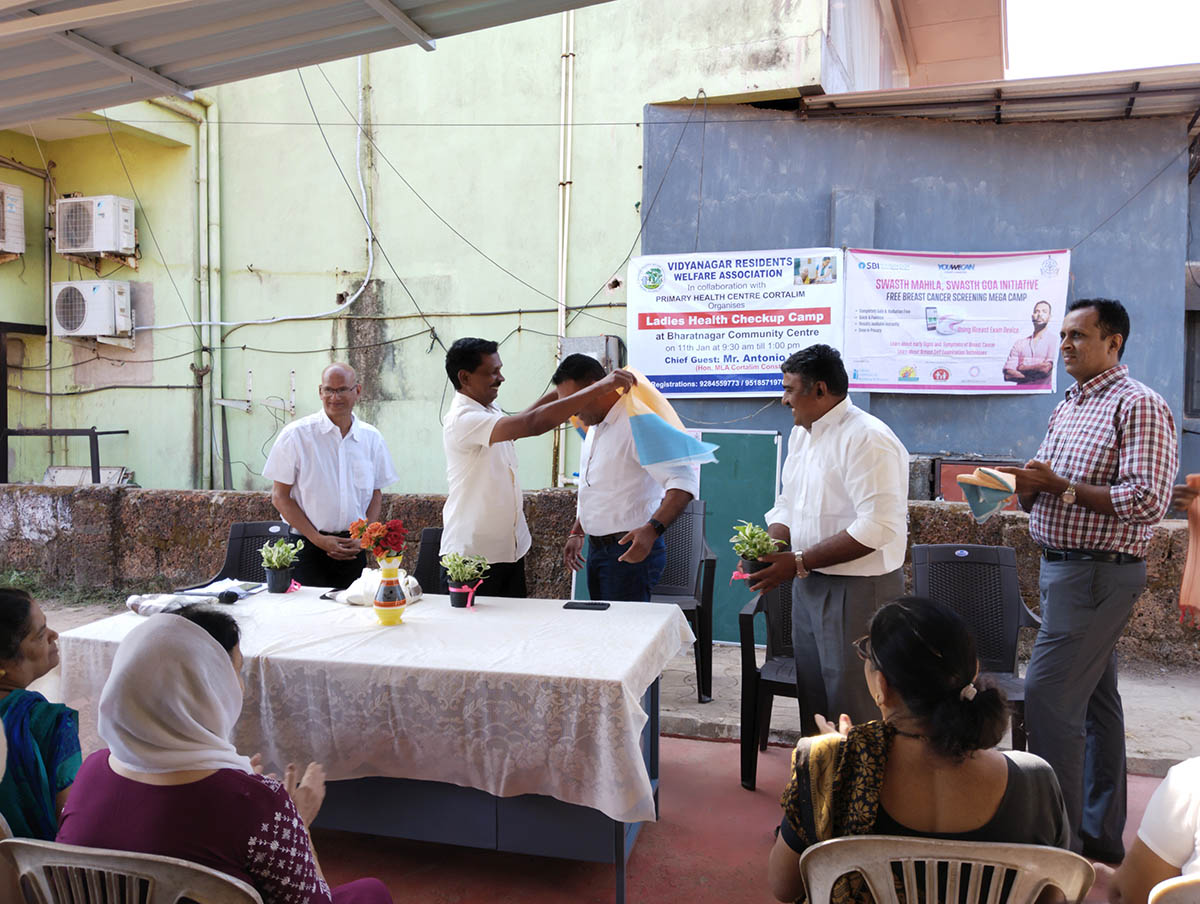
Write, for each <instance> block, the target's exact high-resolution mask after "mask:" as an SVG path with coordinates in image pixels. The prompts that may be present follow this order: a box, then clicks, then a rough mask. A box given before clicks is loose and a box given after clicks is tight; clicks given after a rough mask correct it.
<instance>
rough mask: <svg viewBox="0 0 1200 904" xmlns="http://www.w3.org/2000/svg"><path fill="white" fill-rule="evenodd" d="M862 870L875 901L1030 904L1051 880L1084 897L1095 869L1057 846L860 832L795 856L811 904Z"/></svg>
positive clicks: (1071, 898) (821, 903)
mask: <svg viewBox="0 0 1200 904" xmlns="http://www.w3.org/2000/svg"><path fill="white" fill-rule="evenodd" d="M855 872H857V873H859V874H861V875H862V877H863V879H864V880H866V883H867V887H868V888H869V889H870V891H871V896H872V897H873V898H874V899H875V902H876V904H897V902H898V901H899V900H900V899H899V897H898V896H897V894H896V890H897V886H899V887H900V888H901V889H903V892H904V900H905V901H906V902H907V904H918V902H923V904H938V902H955V904H981V902H984V901H986V902H988V904H998V902H1004V904H1033V902H1034V901H1036V900H1037V897H1038V895H1039V894H1041V892H1042V891H1043V890H1044V889H1045V888H1046V886H1048V885H1053V886H1055V887H1057V888H1058V889H1059V890H1060V891H1062V893H1063V895H1064V896H1065V897H1066V899H1067V901H1068V902H1076V904H1078V902H1081V901H1082V900H1083V896H1084V895H1086V894H1087V892H1088V889H1089V888H1091V887H1092V882H1093V881H1094V880H1095V878H1096V873H1095V871H1094V870H1093V869H1092V865H1091V864H1090V863H1088V861H1087V860H1085V859H1084V858H1083V857H1080V856H1079V855H1078V854H1074V853H1072V852H1071V851H1064V850H1062V849H1061V848H1054V847H1044V846H1042V845H1037V844H1003V843H999V842H988V841H943V840H941V839H935V838H902V837H897V836H892V835H857V836H852V837H846V838H835V839H833V840H832V841H824V842H821V843H820V844H815V845H813V846H812V847H810V848H809V849H808V850H806V851H805V852H804V854H803V856H801V858H800V875H801V876H802V877H803V878H804V885H805V887H806V888H807V889H808V901H809V904H827V902H828V901H829V895H830V892H831V890H832V889H833V884H834V882H836V881H837V880H838V879H839V878H841V877H842V876H845V875H847V874H848V873H855Z"/></svg>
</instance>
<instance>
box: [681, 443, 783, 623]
mask: <svg viewBox="0 0 1200 904" xmlns="http://www.w3.org/2000/svg"><path fill="white" fill-rule="evenodd" d="M703 439H704V440H705V441H706V442H710V443H716V444H717V445H719V446H720V447H721V448H720V449H718V450H717V459H718V460H717V461H716V462H714V463H711V464H707V465H704V466H703V467H702V468H701V469H700V498H701V499H703V500H704V534H705V538H706V539H707V540H708V545H709V546H710V547H712V551H713V552H715V553H716V554H717V576H716V580H715V582H714V588H713V639H714V640H727V641H732V642H734V643H737V641H738V613H739V612H740V611H741V610H742V607H743V606H744V605H746V603H748V602H749V601H750V600H751V599H753V597H754V594H752V593H751V592H750V590H749V588H748V587H747V586H746V582H745V581H734V582H733V583H732V584H730V582H729V576H730V575H731V574H733V571H734V568H735V567H736V566H737V556H736V555H735V554H734V552H733V550H732V549H731V548H730V546H729V538H730V537H731V536H732V535H733V525H734V524H736V523H737V522H738V521H740V520H746V521H752V522H755V523H757V524H762V523H763V515H765V514H766V512H767V510H768V509H769V508H771V506H772V505H774V504H775V493H776V491H777V490H778V487H779V483H778V481H779V477H778V474H779V461H780V454H781V447H780V443H781V441H782V440H781V437H780V436H779V434H778V433H776V432H774V431H755V432H749V431H748V432H742V431H724V430H716V431H707V430H706V431H704V433H703ZM757 621H758V625H757V626H756V627H757V634H758V635H759V636H758V637H757V638H756V639H757V642H758V643H766V633H765V631H764V630H763V625H762V619H761V618H760V619H758V620H757Z"/></svg>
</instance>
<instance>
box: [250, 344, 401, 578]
mask: <svg viewBox="0 0 1200 904" xmlns="http://www.w3.org/2000/svg"><path fill="white" fill-rule="evenodd" d="M317 391H318V392H319V393H320V396H321V408H322V410H321V411H318V412H316V413H315V414H310V415H308V416H307V417H302V418H300V419H299V420H297V421H292V423H290V424H288V425H287V426H286V427H284V428H283V430H282V431H280V433H279V438H278V439H277V440H275V445H274V447H273V448H272V449H271V454H270V455H269V456H267V464H266V466H265V467H264V468H263V477H266V478H267V479H269V480H272V481H274V482H275V485H274V487H273V488H272V490H271V502H272V503H273V504H274V506H275V508H276V509H278V511H279V514H280V517H282V518H283V520H284V521H286V522H287V523H288V524H289V525H290V526H291V528H292V534H294V535H301V536H303V537H304V541H305V542H304V549H302V550H301V551H300V556H299V558H298V559H297V561H296V569H295V572H294V574H293V576H294V577H295V579H296V580H297V581H299V582H300V583H301V584H305V585H308V586H310V587H333V588H335V589H338V590H341V589H344V588H346V587H349V586H350V584H351V582H352V581H354V579H355V578H357V577H358V576H359V575H361V574H362V569H363V566H365V565H366V564H367V557H366V554H365V553H364V552H363V551H362V549H361V547H360V546H359V543H358V541H357V540H352V539H350V525H351V524H352V523H354V522H355V521H357V520H358V519H359V518H366V519H367V520H368V521H378V520H379V510H380V508H381V506H382V500H383V488H384V487H385V486H387V485H388V484H390V483H394V482H395V481H396V471H395V468H393V467H392V457H391V455H389V454H388V450H387V446H386V445H385V444H384V442H383V436H382V435H381V434H380V433H379V431H378V430H376V429H375V428H374V427H372V426H371V425H370V424H368V423H366V422H365V421H362V420H359V419H358V418H356V417H355V416H354V406H355V404H356V403H357V402H358V398H359V395H360V394H361V393H362V387H361V386H360V385H359V383H358V375H357V374H356V373H355V372H354V368H352V367H351V366H350V365H349V364H341V363H338V364H330V365H329V366H328V367H327V368H325V370H324V371H323V372H322V374H321V385H320V386H319V387H318V390H317Z"/></svg>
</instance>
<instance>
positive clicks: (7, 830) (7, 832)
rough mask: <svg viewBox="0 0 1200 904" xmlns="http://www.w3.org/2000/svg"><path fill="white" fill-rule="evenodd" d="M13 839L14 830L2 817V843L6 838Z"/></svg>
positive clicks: (0, 839)
mask: <svg viewBox="0 0 1200 904" xmlns="http://www.w3.org/2000/svg"><path fill="white" fill-rule="evenodd" d="M12 837H13V833H12V828H11V827H10V826H9V824H8V820H7V819H5V818H4V817H3V816H0V841H3V840H4V839H5V838H12Z"/></svg>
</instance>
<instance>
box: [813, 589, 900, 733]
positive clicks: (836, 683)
mask: <svg viewBox="0 0 1200 904" xmlns="http://www.w3.org/2000/svg"><path fill="white" fill-rule="evenodd" d="M903 593H904V572H903V571H902V570H901V569H896V570H895V571H892V572H889V573H888V574H881V575H873V576H870V577H857V576H845V575H833V574H822V573H821V572H818V571H814V572H812V573H811V574H810V575H809V576H808V577H806V578H804V579H803V580H798V581H794V582H793V583H792V649H793V651H794V654H795V657H796V695H797V697H798V698H799V703H800V722H801V728H800V730H801V731H802V732H803V733H804V734H813V733H815V732H816V730H817V728H816V725H815V724H814V722H813V714H814V713H821V714H822V715H823V716H825V717H826V718H827V719H830V720H831V721H833V722H836V721H837V718H838V716H839V715H840V714H841V713H847V714H848V715H849V716H850V718H851V719H852V720H853V721H854V724H855V725H858V724H859V723H860V722H867V721H870V720H871V719H877V718H879V707H877V706H876V705H875V701H874V700H872V699H871V690H870V688H868V687H867V680H866V678H865V677H864V676H863V667H862V662H860V661H859V658H858V655H857V654H856V653H855V652H854V646H853V645H854V641H856V640H857V639H858V638H860V637H862V635H864V634H866V633H867V623H868V622H869V621H870V620H871V616H872V615H874V614H875V610H876V609H878V608H879V607H880V606H882V605H883V604H884V603H886V602H887V601H888V600H891V599H895V598H896V597H898V596H901V595H902V594H903Z"/></svg>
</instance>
